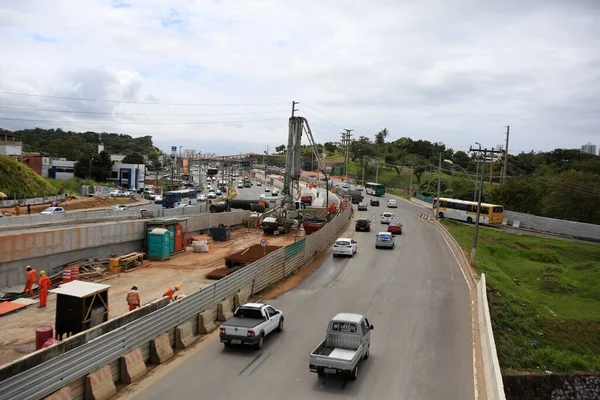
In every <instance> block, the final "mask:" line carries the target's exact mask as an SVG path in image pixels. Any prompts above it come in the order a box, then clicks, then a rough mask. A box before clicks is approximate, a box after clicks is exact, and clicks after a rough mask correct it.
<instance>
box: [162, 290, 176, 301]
mask: <svg viewBox="0 0 600 400" xmlns="http://www.w3.org/2000/svg"><path fill="white" fill-rule="evenodd" d="M173 293H175V289H173V288H169V290H167V291H166V292H165V294H163V297H165V296H167V297H169V299H171V300H173Z"/></svg>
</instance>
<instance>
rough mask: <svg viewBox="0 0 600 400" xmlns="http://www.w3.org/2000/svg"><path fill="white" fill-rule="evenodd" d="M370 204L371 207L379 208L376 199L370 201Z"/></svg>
mask: <svg viewBox="0 0 600 400" xmlns="http://www.w3.org/2000/svg"><path fill="white" fill-rule="evenodd" d="M370 204H371V205H372V206H379V200H378V199H371V201H370Z"/></svg>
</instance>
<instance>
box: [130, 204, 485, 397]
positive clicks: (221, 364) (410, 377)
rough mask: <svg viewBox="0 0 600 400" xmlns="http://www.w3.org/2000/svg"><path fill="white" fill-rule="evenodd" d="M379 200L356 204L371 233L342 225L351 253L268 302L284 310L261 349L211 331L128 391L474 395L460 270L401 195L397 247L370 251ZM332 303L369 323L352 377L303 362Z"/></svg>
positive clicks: (150, 394) (316, 341) (254, 394)
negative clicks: (324, 373)
mask: <svg viewBox="0 0 600 400" xmlns="http://www.w3.org/2000/svg"><path fill="white" fill-rule="evenodd" d="M365 197H366V199H367V200H368V199H369V198H370V196H365ZM381 200H382V202H381V203H382V206H380V207H369V211H362V212H360V213H358V214H359V216H368V217H369V218H370V219H371V220H372V221H373V226H372V231H371V232H370V233H366V232H354V230H353V229H350V230H349V235H350V236H351V237H353V238H354V239H355V240H357V242H358V253H357V254H356V255H355V256H354V257H353V258H346V259H339V258H336V259H334V258H332V257H331V255H330V254H329V255H326V258H325V261H324V262H323V263H322V265H321V267H320V268H319V269H318V270H316V271H315V272H314V273H313V274H312V275H311V276H310V277H309V278H307V279H306V280H305V281H304V282H303V283H302V284H301V285H300V286H298V287H297V288H295V289H293V290H291V291H289V292H287V293H285V294H283V295H281V296H279V297H278V298H277V299H276V300H273V301H272V304H273V305H274V306H276V307H277V308H279V309H281V310H282V311H283V312H284V315H285V328H284V331H283V333H281V334H274V335H273V336H272V337H268V338H267V340H266V341H265V346H264V347H263V349H262V350H260V351H256V350H252V349H248V348H232V349H225V348H224V347H223V345H222V344H220V343H219V341H218V336H217V335H216V334H213V335H212V336H211V337H209V338H208V339H207V343H206V344H205V345H204V346H203V348H202V349H201V350H199V351H197V352H195V353H192V354H191V355H189V356H188V357H187V358H185V359H183V360H182V361H181V362H180V363H179V362H178V363H177V366H176V367H172V368H171V369H169V366H166V367H165V368H166V369H165V372H164V374H165V375H164V376H162V374H161V375H160V376H156V377H155V378H154V379H156V381H154V382H148V383H147V385H145V386H144V387H141V388H140V390H139V391H138V392H137V393H135V394H134V398H137V399H165V398H197V397H198V396H199V395H200V394H202V397H206V398H218V399H236V400H237V399H240V398H243V399H245V400H252V399H257V400H258V399H260V400H264V399H283V398H289V399H320V398H324V399H337V398H339V397H340V396H345V397H351V398H355V399H458V400H470V399H473V398H474V385H473V352H472V339H471V316H470V299H469V291H468V287H467V283H466V278H465V277H464V275H463V274H462V272H461V270H460V267H459V266H458V264H457V263H456V261H455V258H454V256H453V254H452V253H451V251H450V249H449V248H448V246H447V245H446V243H445V242H444V239H443V238H442V237H441V236H440V235H439V234H438V232H437V231H436V230H435V229H434V228H433V227H432V226H431V225H430V224H429V223H427V222H426V221H423V220H421V219H420V218H418V217H415V216H414V213H413V212H412V211H410V209H412V207H411V204H408V203H406V202H403V201H399V206H400V208H398V209H395V210H393V211H392V212H394V214H395V215H396V216H397V217H398V219H399V220H400V221H401V222H402V223H403V224H404V233H403V234H402V235H397V236H396V248H395V249H394V250H383V249H381V250H376V249H375V247H374V242H375V235H374V233H375V232H377V231H383V230H385V229H386V226H385V225H381V224H380V222H379V215H380V213H381V212H383V210H386V209H387V208H386V207H385V202H386V201H387V199H386V198H384V199H381ZM339 312H356V313H362V314H365V315H366V316H367V318H368V319H369V321H370V322H371V323H372V324H373V325H374V328H375V329H374V331H373V333H372V337H371V343H372V345H371V356H370V358H369V359H368V360H365V361H362V362H361V363H360V364H359V377H358V380H357V381H354V382H353V381H346V380H345V379H341V378H331V377H327V378H318V377H317V375H316V374H314V373H310V372H309V370H308V355H309V353H310V352H311V351H312V350H313V349H314V348H315V347H316V346H317V345H318V344H319V343H320V342H321V340H323V338H324V335H325V329H326V326H327V323H328V322H329V320H330V319H331V318H332V317H333V316H334V315H335V314H337V313H339ZM157 372H158V371H157Z"/></svg>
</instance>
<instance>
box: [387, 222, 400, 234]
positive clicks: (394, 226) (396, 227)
mask: <svg viewBox="0 0 600 400" xmlns="http://www.w3.org/2000/svg"><path fill="white" fill-rule="evenodd" d="M387 231H388V232H391V233H394V234H398V235H402V224H400V223H398V222H390V224H389V225H388V228H387Z"/></svg>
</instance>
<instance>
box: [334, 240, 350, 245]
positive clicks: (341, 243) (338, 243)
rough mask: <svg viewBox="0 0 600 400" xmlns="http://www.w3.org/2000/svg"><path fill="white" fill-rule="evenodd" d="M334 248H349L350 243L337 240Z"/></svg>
mask: <svg viewBox="0 0 600 400" xmlns="http://www.w3.org/2000/svg"><path fill="white" fill-rule="evenodd" d="M335 245H336V246H350V242H349V241H348V240H338V241H337V242H335Z"/></svg>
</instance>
